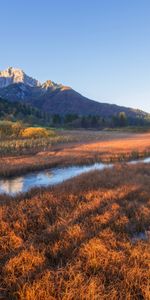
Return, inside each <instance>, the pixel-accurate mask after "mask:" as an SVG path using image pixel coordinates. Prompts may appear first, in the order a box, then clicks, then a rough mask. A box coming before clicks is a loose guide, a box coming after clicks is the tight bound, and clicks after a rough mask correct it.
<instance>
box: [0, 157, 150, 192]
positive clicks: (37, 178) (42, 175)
mask: <svg viewBox="0 0 150 300" xmlns="http://www.w3.org/2000/svg"><path fill="white" fill-rule="evenodd" d="M141 162H142V163H143V162H144V163H149V162H150V157H149V158H146V159H143V160H138V161H131V162H130V164H137V163H141ZM111 167H113V164H103V163H95V164H92V165H89V166H73V167H66V168H55V169H50V170H44V171H40V172H34V173H29V174H26V175H22V176H18V177H15V178H10V179H1V180H0V194H4V193H5V194H9V195H11V196H14V195H16V194H18V193H20V192H27V191H29V190H30V189H31V188H33V187H47V186H51V185H56V184H58V183H61V182H63V181H65V180H67V179H70V178H72V177H75V176H77V175H80V174H83V173H86V172H89V171H92V170H103V169H106V168H111Z"/></svg>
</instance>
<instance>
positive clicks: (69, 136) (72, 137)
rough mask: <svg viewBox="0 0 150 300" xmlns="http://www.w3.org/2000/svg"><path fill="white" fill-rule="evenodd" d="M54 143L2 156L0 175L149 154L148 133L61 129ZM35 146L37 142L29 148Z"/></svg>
mask: <svg viewBox="0 0 150 300" xmlns="http://www.w3.org/2000/svg"><path fill="white" fill-rule="evenodd" d="M61 137H62V138H63V143H62V139H61ZM54 139H55V138H54ZM65 141H67V142H66V143H65ZM72 141H74V142H72ZM75 141H76V142H75ZM48 143H50V142H48ZM40 144H41V141H40ZM54 144H55V145H53V146H52V145H51V147H49V148H48V146H47V148H45V151H40V152H38V151H37V153H34V155H32V154H30V155H26V156H23V155H22V156H21V155H20V156H16V157H14V156H13V157H2V158H1V159H0V176H10V175H17V174H22V173H26V172H28V171H34V170H39V169H44V168H50V167H55V166H58V165H59V166H65V165H72V164H78V165H79V164H80V165H83V164H90V163H92V162H98V161H107V162H109V161H127V160H130V159H137V158H140V157H145V156H149V155H150V133H143V134H136V133H134V134H133V133H132V134H131V133H122V132H92V131H87V132H86V131H72V132H71V131H70V132H69V131H66V132H64V131H62V133H61V131H60V132H58V139H57V138H56V141H55V142H54ZM44 145H45V143H44ZM17 149H19V148H17ZM36 149H38V145H36V146H35V147H33V149H32V151H33V152H34V151H36ZM17 151H19V150H17Z"/></svg>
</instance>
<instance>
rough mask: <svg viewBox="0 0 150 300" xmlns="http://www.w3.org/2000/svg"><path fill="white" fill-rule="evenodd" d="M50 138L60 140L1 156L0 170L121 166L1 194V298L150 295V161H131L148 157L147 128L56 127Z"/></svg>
mask: <svg viewBox="0 0 150 300" xmlns="http://www.w3.org/2000/svg"><path fill="white" fill-rule="evenodd" d="M53 138H59V139H61V142H59V141H57V142H56V143H53V145H48V146H46V148H44V149H43V148H42V147H41V148H36V149H32V148H31V151H30V152H27V153H26V154H22V155H21V153H22V152H20V155H13V156H12V155H11V154H10V153H9V154H7V155H3V156H2V157H1V159H0V176H3V177H8V176H14V175H17V174H22V173H26V172H29V171H33V170H38V169H39V170H40V169H44V168H48V167H54V166H66V165H75V164H81V165H83V164H89V163H92V162H96V161H106V162H108V161H116V165H115V167H113V168H112V169H107V170H103V171H92V172H89V173H87V174H83V175H80V176H78V177H76V178H73V179H71V180H68V181H66V182H64V183H63V184H60V185H57V186H55V187H51V188H39V189H38V188H37V189H36V188H35V189H32V190H31V191H29V192H28V193H26V194H20V195H18V196H15V197H9V196H7V195H0V299H8V300H9V299H10V300H110V299H112V300H126V299H127V300H139V299H144V300H149V299H150V196H149V195H150V185H149V182H150V167H149V164H141V163H139V164H137V165H128V164H126V161H128V160H130V159H138V158H140V157H145V156H149V154H150V133H149V132H147V133H140V134H138V133H133V132H122V131H118V132H112V131H103V132H97V131H63V130H58V131H57V135H56V137H51V138H50V137H48V140H49V139H53ZM37 140H38V139H33V143H36V142H37ZM44 140H45V139H44ZM22 141H23V140H22V139H21V142H22ZM30 142H31V140H30ZM44 147H45V146H44ZM32 151H33V152H32ZM120 162H122V163H120Z"/></svg>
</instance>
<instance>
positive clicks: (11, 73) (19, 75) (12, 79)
mask: <svg viewBox="0 0 150 300" xmlns="http://www.w3.org/2000/svg"><path fill="white" fill-rule="evenodd" d="M14 83H24V84H25V85H29V86H31V87H36V86H40V85H41V84H40V82H38V81H37V80H36V79H33V78H32V77H29V76H27V75H26V74H25V73H24V72H23V71H22V70H21V69H15V68H13V67H9V68H7V69H6V70H4V71H0V88H3V87H7V86H9V85H11V84H14Z"/></svg>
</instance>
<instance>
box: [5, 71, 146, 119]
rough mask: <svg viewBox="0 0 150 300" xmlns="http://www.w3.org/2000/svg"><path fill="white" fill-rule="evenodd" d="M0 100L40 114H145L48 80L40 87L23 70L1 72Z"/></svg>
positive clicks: (106, 115)
mask: <svg viewBox="0 0 150 300" xmlns="http://www.w3.org/2000/svg"><path fill="white" fill-rule="evenodd" d="M0 96H1V97H2V98H4V99H7V100H9V101H11V102H13V101H19V102H20V101H21V102H22V103H26V104H29V105H32V106H33V107H36V108H37V109H39V110H40V111H43V112H47V113H50V114H51V115H53V114H60V115H62V116H63V115H66V114H78V115H82V116H87V115H99V116H101V117H110V116H113V115H117V114H118V113H119V112H125V113H126V115H127V116H129V117H133V118H136V117H139V116H140V117H142V118H144V117H145V116H147V115H148V114H147V113H145V112H143V111H141V110H137V109H132V108H127V107H123V106H118V105H115V104H107V103H100V102H97V101H93V100H90V99H88V98H86V97H84V96H82V95H81V94H79V93H78V92H76V91H75V90H73V89H72V88H70V87H68V86H64V85H62V84H56V83H54V82H53V81H51V80H47V81H46V82H45V83H43V84H42V83H40V82H39V81H38V80H36V79H33V78H32V77H29V76H27V75H26V74H25V73H24V72H23V71H22V70H20V69H15V68H12V67H10V68H8V69H7V70H5V71H1V72H0Z"/></svg>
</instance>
